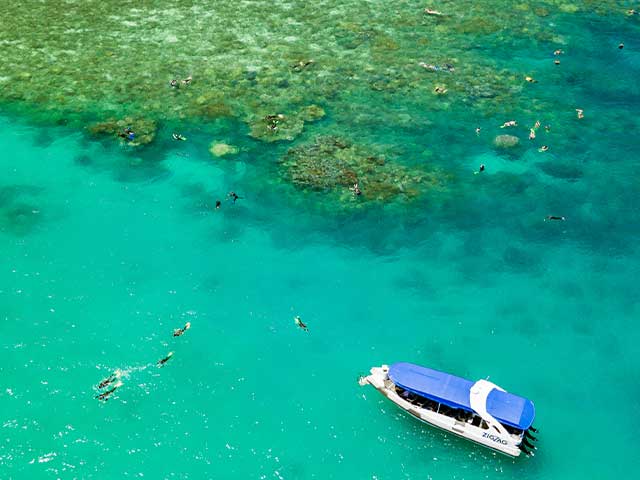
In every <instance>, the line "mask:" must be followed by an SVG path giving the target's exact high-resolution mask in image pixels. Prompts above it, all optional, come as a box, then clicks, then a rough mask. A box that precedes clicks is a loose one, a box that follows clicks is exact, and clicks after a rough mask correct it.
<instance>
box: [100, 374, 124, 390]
mask: <svg viewBox="0 0 640 480" xmlns="http://www.w3.org/2000/svg"><path fill="white" fill-rule="evenodd" d="M118 378H119V375H118V374H117V372H114V373H112V374H111V375H109V376H108V377H107V378H105V379H104V380H102V381H101V382H100V383H99V384H98V388H104V387H106V386H107V385H109V384H111V383H113V382H114V381H116V380H117V379H118Z"/></svg>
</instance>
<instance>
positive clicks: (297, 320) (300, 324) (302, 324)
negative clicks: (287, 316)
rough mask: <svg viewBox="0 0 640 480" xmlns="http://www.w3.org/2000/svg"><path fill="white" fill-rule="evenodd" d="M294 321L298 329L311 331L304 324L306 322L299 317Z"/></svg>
mask: <svg viewBox="0 0 640 480" xmlns="http://www.w3.org/2000/svg"><path fill="white" fill-rule="evenodd" d="M293 321H294V322H295V323H296V325H297V326H298V327H300V328H301V329H303V330H304V331H305V332H308V331H309V329H308V328H307V326H306V325H305V324H304V322H303V321H302V320H301V319H300V317H299V316H298V315H296V316H295V317H294V319H293Z"/></svg>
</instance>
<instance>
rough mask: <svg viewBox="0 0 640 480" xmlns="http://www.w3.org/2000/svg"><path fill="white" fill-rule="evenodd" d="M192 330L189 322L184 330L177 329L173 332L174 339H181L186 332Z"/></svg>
mask: <svg viewBox="0 0 640 480" xmlns="http://www.w3.org/2000/svg"><path fill="white" fill-rule="evenodd" d="M190 328H191V322H187V323H185V324H184V327H182V328H176V329H175V330H174V331H173V336H174V337H180V336H181V335H182V334H183V333H184V332H186V331H187V330H189V329H190Z"/></svg>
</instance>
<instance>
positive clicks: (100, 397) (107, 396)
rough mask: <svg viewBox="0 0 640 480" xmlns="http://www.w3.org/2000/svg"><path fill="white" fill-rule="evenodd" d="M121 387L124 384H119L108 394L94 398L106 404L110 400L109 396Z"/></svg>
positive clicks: (103, 393)
mask: <svg viewBox="0 0 640 480" xmlns="http://www.w3.org/2000/svg"><path fill="white" fill-rule="evenodd" d="M121 386H122V382H118V383H116V384H115V385H114V386H113V387H112V388H110V389H109V390H107V391H106V392H102V393H100V394H99V395H96V396H95V397H94V398H97V399H98V400H102V401H105V402H106V401H107V400H109V396H110V395H111V394H112V393H113V392H115V391H116V390H117V389H118V388H120V387H121Z"/></svg>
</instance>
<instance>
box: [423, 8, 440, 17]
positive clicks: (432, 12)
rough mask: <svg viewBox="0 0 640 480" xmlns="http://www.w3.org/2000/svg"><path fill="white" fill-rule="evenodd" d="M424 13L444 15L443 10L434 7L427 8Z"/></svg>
mask: <svg viewBox="0 0 640 480" xmlns="http://www.w3.org/2000/svg"><path fill="white" fill-rule="evenodd" d="M424 13H426V14H427V15H432V16H434V17H440V16H442V12H439V11H438V10H433V9H432V8H425V9H424Z"/></svg>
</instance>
